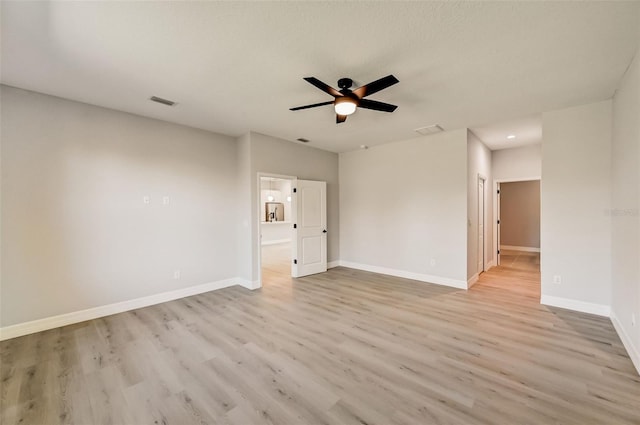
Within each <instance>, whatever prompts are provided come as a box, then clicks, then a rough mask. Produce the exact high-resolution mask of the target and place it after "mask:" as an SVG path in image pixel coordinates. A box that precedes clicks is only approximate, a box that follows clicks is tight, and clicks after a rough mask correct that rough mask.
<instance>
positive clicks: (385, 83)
mask: <svg viewBox="0 0 640 425" xmlns="http://www.w3.org/2000/svg"><path fill="white" fill-rule="evenodd" d="M399 82H400V81H399V80H398V79H397V78H396V77H394V76H393V75H387V76H386V77H382V78H380V79H379V80H376V81H373V82H371V83H369V84H365V85H364V86H362V87H358V88H357V89H355V90H354V91H353V94H355V95H356V96H358V97H359V98H360V99H362V98H363V97H365V96H369V95H371V94H374V93H377V92H379V91H380V90H384V89H386V88H387V87H391V86H392V85H394V84H397V83H399Z"/></svg>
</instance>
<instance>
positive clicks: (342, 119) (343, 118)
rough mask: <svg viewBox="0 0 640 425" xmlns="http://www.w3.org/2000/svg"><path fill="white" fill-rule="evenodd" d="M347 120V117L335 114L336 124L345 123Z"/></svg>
mask: <svg viewBox="0 0 640 425" xmlns="http://www.w3.org/2000/svg"><path fill="white" fill-rule="evenodd" d="M346 120H347V115H340V114H336V124H340V123H341V122H345V121H346Z"/></svg>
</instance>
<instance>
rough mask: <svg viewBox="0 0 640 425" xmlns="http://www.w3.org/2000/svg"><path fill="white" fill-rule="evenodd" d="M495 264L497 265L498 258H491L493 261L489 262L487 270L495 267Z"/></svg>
mask: <svg viewBox="0 0 640 425" xmlns="http://www.w3.org/2000/svg"><path fill="white" fill-rule="evenodd" d="M495 266H496V260H495V258H494V259H493V260H491V261H489V262H488V263H487V270H486V271H489V270H491V269H492V268H493V267H495Z"/></svg>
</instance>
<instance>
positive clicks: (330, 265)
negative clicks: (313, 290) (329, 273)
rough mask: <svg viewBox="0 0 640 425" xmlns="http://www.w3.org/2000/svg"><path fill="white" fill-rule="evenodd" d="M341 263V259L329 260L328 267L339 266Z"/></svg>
mask: <svg viewBox="0 0 640 425" xmlns="http://www.w3.org/2000/svg"><path fill="white" fill-rule="evenodd" d="M339 265H340V260H336V261H329V262H328V263H327V269H332V268H334V267H338V266H339Z"/></svg>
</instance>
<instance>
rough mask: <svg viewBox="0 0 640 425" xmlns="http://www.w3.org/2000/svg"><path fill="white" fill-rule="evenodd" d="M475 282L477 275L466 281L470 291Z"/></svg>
mask: <svg viewBox="0 0 640 425" xmlns="http://www.w3.org/2000/svg"><path fill="white" fill-rule="evenodd" d="M477 281H478V273H476V274H474V275H473V276H471V277H470V278H469V280H467V288H468V289H471V287H472V286H473V285H475V284H476V282H477Z"/></svg>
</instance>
